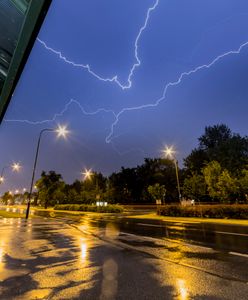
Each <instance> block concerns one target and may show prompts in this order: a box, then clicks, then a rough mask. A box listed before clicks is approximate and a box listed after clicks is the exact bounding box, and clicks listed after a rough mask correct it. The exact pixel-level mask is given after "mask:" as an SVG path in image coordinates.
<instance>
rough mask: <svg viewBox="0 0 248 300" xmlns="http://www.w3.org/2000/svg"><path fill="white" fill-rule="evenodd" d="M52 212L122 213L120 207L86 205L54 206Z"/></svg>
mask: <svg viewBox="0 0 248 300" xmlns="http://www.w3.org/2000/svg"><path fill="white" fill-rule="evenodd" d="M54 210H69V211H85V212H100V213H121V212H123V207H122V206H120V205H107V206H97V205H87V204H62V205H55V207H54Z"/></svg>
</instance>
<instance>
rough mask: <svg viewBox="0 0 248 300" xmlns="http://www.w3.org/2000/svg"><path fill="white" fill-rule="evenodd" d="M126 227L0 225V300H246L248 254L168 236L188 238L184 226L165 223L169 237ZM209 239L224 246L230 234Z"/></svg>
mask: <svg viewBox="0 0 248 300" xmlns="http://www.w3.org/2000/svg"><path fill="white" fill-rule="evenodd" d="M126 222H130V220H129V221H128V219H127V218H126V219H122V218H120V219H116V218H115V217H108V218H107V219H106V218H104V219H100V220H96V219H95V218H93V217H91V216H85V217H80V218H78V217H77V218H75V219H74V220H70V221H69V219H68V218H66V217H62V216H61V219H51V218H42V217H40V218H33V219H29V220H28V221H26V220H23V219H0V224H1V226H0V237H1V239H0V298H1V299H6V300H7V299H25V300H26V299H181V300H186V299H214V300H217V299H240V300H242V299H244V300H245V299H247V295H248V272H247V270H248V255H247V253H246V252H247V248H246V249H245V250H243V251H241V252H240V250H242V249H241V248H242V247H241V246H240V245H238V248H237V249H236V248H235V247H234V246H230V245H228V246H225V245H224V247H223V249H222V247H212V246H213V244H214V243H213V240H214V239H212V240H211V241H210V242H209V244H206V243H205V242H204V239H203V240H202V242H201V241H199V240H200V239H198V241H197V239H195V241H194V239H190V238H188V237H187V234H184V235H183V234H181V235H179V236H174V237H173V236H172V233H171V232H173V230H174V231H175V232H174V233H175V234H176V235H177V233H176V232H178V231H179V232H180V230H181V231H184V232H190V230H189V231H187V230H185V227H187V226H189V224H188V225H185V224H174V227H175V229H173V228H171V227H172V226H173V225H172V224H167V226H171V227H170V229H169V228H168V227H167V230H168V236H166V234H164V235H163V236H162V233H161V231H165V230H166V229H165V224H160V223H159V224H157V223H156V222H155V223H154V222H151V223H150V222H147V221H145V222H144V223H143V222H142V221H141V220H135V221H131V225H130V224H129V223H126ZM132 222H136V223H141V225H140V224H132ZM143 224H150V225H160V226H163V227H157V226H149V225H148V226H147V225H143ZM191 225H192V224H191ZM179 226H181V227H183V229H182V228H181V229H180V228H179ZM192 226H193V225H192ZM194 226H196V224H195V225H194ZM194 226H193V227H190V229H194ZM132 228H133V230H131V229H132ZM151 228H152V229H151ZM226 229H227V228H224V229H223V228H222V229H221V230H226ZM151 230H152V231H151ZM244 230H245V229H244ZM136 231H137V232H136ZM191 231H194V230H191ZM195 231H197V230H195ZM154 232H157V235H156V234H154ZM158 232H159V233H158ZM226 232H227V231H226ZM245 232H247V231H245ZM244 234H245V233H244ZM196 236H197V234H196ZM215 236H216V237H217V241H218V239H219V244H222V243H224V242H225V238H224V236H229V235H228V234H224V235H221V234H220V233H215ZM235 237H237V240H238V239H239V238H240V237H242V239H243V237H244V238H246V236H245V235H244V236H238V235H236V236H235V235H234V236H232V237H231V239H233V238H234V240H233V242H235V239H236V238H235ZM229 239H230V236H229ZM246 242H247V238H246V239H244V241H243V240H242V243H244V244H243V245H246V244H245V243H246ZM215 244H216V243H215ZM217 244H218V242H217ZM227 248H228V249H227ZM230 250H235V251H230ZM236 251H237V252H236Z"/></svg>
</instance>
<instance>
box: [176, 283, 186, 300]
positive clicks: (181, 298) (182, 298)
mask: <svg viewBox="0 0 248 300" xmlns="http://www.w3.org/2000/svg"><path fill="white" fill-rule="evenodd" d="M177 288H178V292H179V295H178V299H179V300H187V299H188V289H187V287H186V285H185V280H183V279H177Z"/></svg>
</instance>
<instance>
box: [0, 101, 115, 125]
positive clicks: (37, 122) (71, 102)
mask: <svg viewBox="0 0 248 300" xmlns="http://www.w3.org/2000/svg"><path fill="white" fill-rule="evenodd" d="M72 104H75V105H76V106H78V107H79V109H80V110H81V112H82V113H83V114H84V115H86V116H94V115H96V114H99V113H101V112H104V113H111V114H113V116H114V117H115V118H116V114H115V112H114V111H113V110H110V109H105V108H98V109H97V110H95V111H92V112H89V111H86V110H85V109H84V108H83V106H82V105H81V104H80V103H79V102H78V101H77V100H75V99H70V101H69V102H67V103H66V105H65V107H64V108H63V109H62V110H61V112H59V113H56V114H55V115H54V116H53V117H52V118H51V119H47V120H41V121H30V120H27V119H26V120H19V119H4V121H5V122H19V123H26V124H30V125H42V124H45V123H51V122H55V121H56V119H57V118H59V117H62V116H63V115H64V114H65V113H66V112H67V111H68V109H69V107H70V106H71V105H72Z"/></svg>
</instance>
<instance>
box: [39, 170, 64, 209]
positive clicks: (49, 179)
mask: <svg viewBox="0 0 248 300" xmlns="http://www.w3.org/2000/svg"><path fill="white" fill-rule="evenodd" d="M35 185H36V187H37V190H38V194H39V200H40V203H41V204H42V205H43V206H44V207H45V208H47V207H48V206H49V205H52V206H53V205H55V204H56V203H59V202H63V200H64V197H65V195H64V186H65V183H64V182H63V181H62V176H61V175H60V174H57V173H56V172H54V171H50V172H48V173H46V172H44V171H43V172H42V173H41V178H40V179H39V180H38V181H37V182H36V184H35Z"/></svg>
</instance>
